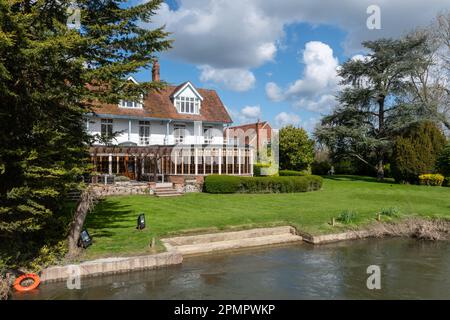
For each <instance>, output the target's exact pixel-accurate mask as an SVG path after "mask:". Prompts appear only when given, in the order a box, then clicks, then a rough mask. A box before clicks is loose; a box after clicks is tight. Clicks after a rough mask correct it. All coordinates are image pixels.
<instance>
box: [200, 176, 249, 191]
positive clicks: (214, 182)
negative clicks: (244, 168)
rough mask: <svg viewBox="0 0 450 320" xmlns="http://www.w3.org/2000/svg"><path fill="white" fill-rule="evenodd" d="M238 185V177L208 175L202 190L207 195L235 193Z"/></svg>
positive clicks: (239, 183)
mask: <svg viewBox="0 0 450 320" xmlns="http://www.w3.org/2000/svg"><path fill="white" fill-rule="evenodd" d="M240 185H241V182H240V178H239V177H236V176H222V175H210V176H207V177H206V178H205V183H204V188H205V191H206V192H208V193H235V192H238V191H239V187H240Z"/></svg>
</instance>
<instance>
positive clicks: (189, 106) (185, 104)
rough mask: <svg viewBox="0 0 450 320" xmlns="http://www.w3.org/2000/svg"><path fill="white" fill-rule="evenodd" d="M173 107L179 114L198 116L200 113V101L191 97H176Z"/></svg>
mask: <svg viewBox="0 0 450 320" xmlns="http://www.w3.org/2000/svg"><path fill="white" fill-rule="evenodd" d="M175 106H176V108H177V111H178V112H179V113H188V114H199V113H200V99H199V98H192V97H183V96H180V97H176V98H175Z"/></svg>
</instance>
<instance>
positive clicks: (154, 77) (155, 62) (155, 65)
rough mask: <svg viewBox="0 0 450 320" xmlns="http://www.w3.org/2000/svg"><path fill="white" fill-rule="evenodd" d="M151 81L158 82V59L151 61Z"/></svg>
mask: <svg viewBox="0 0 450 320" xmlns="http://www.w3.org/2000/svg"><path fill="white" fill-rule="evenodd" d="M152 81H160V76H159V62H158V59H154V60H153V67H152Z"/></svg>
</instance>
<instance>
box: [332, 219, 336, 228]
mask: <svg viewBox="0 0 450 320" xmlns="http://www.w3.org/2000/svg"><path fill="white" fill-rule="evenodd" d="M331 225H332V226H333V227H334V226H335V225H336V219H335V218H333V219H331Z"/></svg>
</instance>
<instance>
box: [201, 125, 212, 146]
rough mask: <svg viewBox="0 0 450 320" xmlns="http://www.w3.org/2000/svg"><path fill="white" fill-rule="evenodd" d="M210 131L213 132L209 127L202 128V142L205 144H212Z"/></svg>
mask: <svg viewBox="0 0 450 320" xmlns="http://www.w3.org/2000/svg"><path fill="white" fill-rule="evenodd" d="M212 131H213V130H212V127H210V126H205V127H203V140H204V143H205V144H210V143H212V139H213V134H212Z"/></svg>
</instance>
